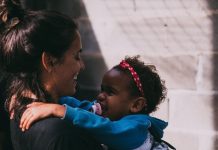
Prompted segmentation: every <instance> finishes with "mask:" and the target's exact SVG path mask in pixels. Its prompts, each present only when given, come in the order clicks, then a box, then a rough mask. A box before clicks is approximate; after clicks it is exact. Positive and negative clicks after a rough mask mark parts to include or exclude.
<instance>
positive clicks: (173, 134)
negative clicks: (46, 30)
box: [81, 0, 218, 150]
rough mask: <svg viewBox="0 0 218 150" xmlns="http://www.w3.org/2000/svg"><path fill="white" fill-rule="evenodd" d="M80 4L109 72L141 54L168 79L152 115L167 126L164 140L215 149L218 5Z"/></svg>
mask: <svg viewBox="0 0 218 150" xmlns="http://www.w3.org/2000/svg"><path fill="white" fill-rule="evenodd" d="M81 2H83V4H84V6H85V11H86V13H87V16H88V17H85V18H84V17H82V18H83V19H87V20H89V21H90V24H91V25H92V30H93V32H94V35H95V37H96V40H97V42H98V45H99V47H98V48H99V51H98V52H97V53H98V54H99V53H100V55H98V56H100V57H101V56H102V58H103V60H104V61H105V65H106V68H110V67H112V66H113V65H114V64H117V63H118V62H119V61H120V60H121V59H122V58H123V57H124V56H125V55H137V54H140V55H141V58H142V59H143V60H144V61H145V62H148V63H153V64H155V65H156V66H157V68H158V70H159V73H160V74H161V76H162V78H164V79H165V80H166V84H167V87H168V89H169V90H168V99H167V100H166V101H165V103H163V104H162V105H161V106H160V109H159V110H158V112H157V113H155V114H153V115H155V116H158V117H160V118H162V119H165V120H167V121H168V122H169V127H168V129H167V131H166V134H165V137H164V138H165V139H166V140H167V141H169V142H170V143H172V144H173V145H175V146H176V147H177V149H178V150H184V149H185V150H212V149H217V146H218V143H217V128H218V126H217V125H218V119H217V112H218V111H217V107H216V106H217V103H218V102H217V86H216V81H217V79H218V78H217V69H216V67H215V66H216V64H217V59H216V58H217V44H216V43H217V42H216V40H217V36H216V35H217V34H216V33H217V29H216V26H217V21H216V20H217V8H218V7H217V6H218V5H217V2H216V1H215V0H210V1H207V0H198V1H196V0H167V1H166V0H146V1H145V0H104V1H102V0H92V1H90V0H83V1H81ZM83 30H84V29H83ZM83 36H86V35H85V34H84V35H83ZM84 43H85V44H89V45H90V44H92V42H90V41H88V40H85V41H84ZM97 53H95V55H96V54H97ZM91 55H93V54H91ZM96 64H98V63H97V62H96ZM93 66H95V65H94V64H93ZM90 67H92V66H90ZM89 71H90V70H89ZM98 71H99V69H98V68H96V69H93V74H96V72H98ZM98 77H99V76H96V78H98Z"/></svg>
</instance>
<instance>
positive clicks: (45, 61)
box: [41, 52, 54, 72]
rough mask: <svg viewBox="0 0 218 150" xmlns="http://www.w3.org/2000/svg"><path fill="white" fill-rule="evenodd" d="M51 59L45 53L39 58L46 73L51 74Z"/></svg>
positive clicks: (52, 64)
mask: <svg viewBox="0 0 218 150" xmlns="http://www.w3.org/2000/svg"><path fill="white" fill-rule="evenodd" d="M53 59H54V58H53V57H52V56H51V55H50V54H49V53H46V52H43V53H42V58H41V62H42V66H43V68H44V69H45V70H46V71H48V72H51V71H52V67H53V66H54V63H53Z"/></svg>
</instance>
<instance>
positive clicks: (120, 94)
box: [97, 69, 133, 120]
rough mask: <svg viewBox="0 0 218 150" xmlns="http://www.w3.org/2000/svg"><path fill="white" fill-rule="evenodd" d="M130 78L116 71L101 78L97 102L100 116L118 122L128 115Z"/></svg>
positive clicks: (130, 97) (112, 70)
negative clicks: (100, 109) (99, 106)
mask: <svg viewBox="0 0 218 150" xmlns="http://www.w3.org/2000/svg"><path fill="white" fill-rule="evenodd" d="M130 80H131V79H130V78H129V77H128V75H126V74H125V73H123V72H120V71H119V70H116V69H111V70H109V71H108V72H107V73H106V74H105V75H104V77H103V80H102V85H101V93H100V94H99V95H98V98H97V99H98V102H99V103H100V104H101V107H102V116H104V117H108V118H110V119H111V120H118V119H120V118H121V117H123V116H125V115H128V114H130V107H131V105H132V104H133V98H132V96H130V94H129V93H130V91H129V90H130V89H129V88H128V87H129V86H128V85H129V82H130Z"/></svg>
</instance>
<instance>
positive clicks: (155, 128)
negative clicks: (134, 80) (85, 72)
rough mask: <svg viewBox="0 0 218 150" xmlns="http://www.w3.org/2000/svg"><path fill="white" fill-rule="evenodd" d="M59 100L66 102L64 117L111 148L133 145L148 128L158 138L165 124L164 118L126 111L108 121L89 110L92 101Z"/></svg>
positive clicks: (134, 146) (143, 136) (141, 139)
mask: <svg viewBox="0 0 218 150" xmlns="http://www.w3.org/2000/svg"><path fill="white" fill-rule="evenodd" d="M60 104H65V106H66V112H65V116H64V119H67V120H70V121H71V122H72V123H73V124H74V125H76V126H78V127H80V128H84V129H86V130H87V131H89V132H90V133H91V134H92V135H93V136H94V137H95V138H96V139H97V140H98V141H100V142H101V143H103V144H105V145H107V146H109V147H111V148H113V149H119V150H130V149H135V148H137V147H139V146H140V145H141V144H143V142H144V141H145V139H146V138H147V134H148V132H150V133H151V134H152V135H153V136H154V137H155V138H158V139H161V138H162V137H163V130H164V129H165V128H166V127H167V122H164V121H162V120H160V119H157V118H154V117H151V116H149V115H144V114H134V115H127V116H125V117H123V118H121V119H120V120H118V121H110V120H109V118H104V117H101V116H98V115H96V114H93V113H91V112H89V110H90V109H91V106H92V105H93V102H89V101H79V100H77V99H75V98H73V97H62V98H61V99H60ZM87 110H88V111H87Z"/></svg>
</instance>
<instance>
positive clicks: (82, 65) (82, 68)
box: [79, 59, 85, 70]
mask: <svg viewBox="0 0 218 150" xmlns="http://www.w3.org/2000/svg"><path fill="white" fill-rule="evenodd" d="M79 64H80V70H84V69H85V64H84V61H83V60H82V59H81V60H80V62H79Z"/></svg>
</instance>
